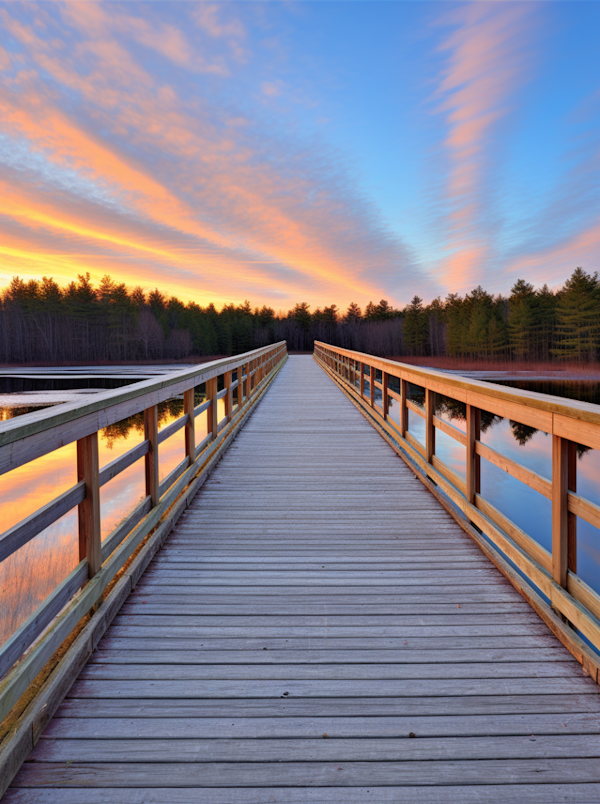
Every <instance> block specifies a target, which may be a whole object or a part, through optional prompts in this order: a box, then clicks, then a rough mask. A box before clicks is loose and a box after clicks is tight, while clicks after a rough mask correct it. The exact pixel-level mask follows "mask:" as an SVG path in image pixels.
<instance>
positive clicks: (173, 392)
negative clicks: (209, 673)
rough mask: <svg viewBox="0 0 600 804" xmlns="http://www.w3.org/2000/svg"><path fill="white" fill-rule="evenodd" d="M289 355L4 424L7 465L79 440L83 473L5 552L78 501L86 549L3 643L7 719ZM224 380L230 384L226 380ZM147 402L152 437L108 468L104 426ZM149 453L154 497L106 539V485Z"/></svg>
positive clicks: (5, 468)
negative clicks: (172, 407)
mask: <svg viewBox="0 0 600 804" xmlns="http://www.w3.org/2000/svg"><path fill="white" fill-rule="evenodd" d="M286 356H287V349H286V345H285V342H284V341H282V342H280V343H277V344H274V345H271V346H267V347H264V348H262V349H256V350H254V351H251V352H246V353H245V354H242V355H237V356H235V357H231V358H226V359H224V360H216V361H213V362H211V363H206V364H204V365H202V366H198V367H196V368H192V369H184V370H182V371H176V372H173V373H172V374H168V375H164V376H162V377H161V378H159V379H151V380H146V381H143V382H139V383H135V384H132V385H129V386H127V387H126V388H122V389H119V390H116V391H107V392H104V393H98V394H95V395H94V397H93V398H92V399H91V400H90V401H87V402H86V403H84V404H81V403H79V402H77V403H73V404H64V405H59V406H57V407H55V408H51V409H44V410H40V411H36V412H34V413H29V414H27V415H25V416H22V417H19V418H15V419H10V420H8V421H6V422H2V423H1V424H0V474H5V473H7V472H11V471H12V470H14V469H17V468H18V467H19V466H22V465H23V464H26V463H28V462H29V461H32V460H34V459H35V458H39V457H41V456H43V455H47V454H48V453H51V452H53V451H54V450H57V449H59V448H60V447H62V446H64V445H65V444H69V443H72V442H74V441H76V442H77V483H76V484H75V485H74V486H72V487H71V488H70V489H68V490H67V491H65V492H64V493H63V494H60V496H58V497H56V498H55V499H54V500H52V501H51V502H49V503H48V504H47V505H44V506H43V507H42V508H40V509H39V510H37V511H35V512H34V513H32V514H31V515H30V516H28V517H26V518H25V519H23V520H22V521H21V522H19V523H17V524H16V525H14V527H11V528H10V529H9V530H7V531H5V532H4V533H2V534H1V535H0V561H4V560H5V559H6V558H8V557H9V556H11V555H12V554H14V553H15V552H16V551H17V550H18V549H19V548H20V547H22V546H23V545H25V544H26V543H27V542H29V541H31V539H33V538H34V537H35V536H36V535H38V534H39V533H40V532H41V531H43V530H44V529H45V528H47V527H48V526H50V525H52V524H53V523H54V522H56V521H57V520H58V519H60V518H61V517H62V516H64V514H66V513H67V512H68V511H70V510H71V509H73V508H75V507H77V508H78V521H79V527H78V536H77V534H73V538H74V539H77V538H78V539H79V559H80V561H79V564H78V565H77V567H75V569H74V570H73V571H72V572H71V573H70V574H69V575H68V576H67V578H66V579H64V580H63V581H62V582H61V583H60V584H59V585H58V586H57V587H56V588H55V589H54V591H53V592H52V594H50V595H49V596H48V597H47V598H46V600H45V601H44V602H43V603H42V604H41V606H40V607H39V608H38V609H37V610H36V611H35V612H34V613H33V614H32V615H31V616H30V617H29V618H28V619H27V620H26V621H25V622H24V623H23V624H22V625H21V626H20V627H19V628H18V629H17V631H15V633H14V634H12V636H11V637H10V638H9V639H8V640H7V641H6V642H5V643H4V645H2V647H0V677H3V676H4V678H3V680H2V682H0V720H2V718H3V717H4V716H5V715H6V714H7V712H8V711H9V710H10V709H11V707H12V706H13V705H14V704H15V703H16V701H17V700H18V699H19V697H20V696H21V695H22V694H23V693H24V692H25V690H26V689H27V687H28V685H29V684H30V683H31V681H33V679H34V678H35V677H36V676H37V674H38V673H39V672H40V670H41V669H42V668H43V667H44V665H45V663H46V662H47V661H48V660H49V659H50V658H51V656H52V655H53V653H54V652H55V651H56V650H57V648H59V647H60V645H61V644H62V643H63V642H64V640H65V639H66V638H67V637H69V635H70V634H71V632H72V631H73V629H75V628H76V626H77V625H78V623H79V622H80V620H81V618H82V617H84V616H85V615H86V614H87V613H88V612H89V611H90V610H92V609H93V608H94V607H95V606H97V605H98V603H99V602H100V601H101V598H102V595H103V593H104V591H105V589H106V587H107V586H108V584H109V583H110V582H111V581H112V580H113V579H114V578H115V576H116V575H117V574H118V573H119V571H120V570H121V569H122V568H123V566H124V565H125V563H126V562H127V561H128V560H129V559H130V558H131V556H132V555H133V554H134V552H135V551H136V549H137V547H138V546H139V545H140V543H141V542H142V541H143V540H144V539H145V538H146V536H148V534H149V533H150V532H151V531H152V530H153V528H155V527H156V526H157V524H158V523H159V521H160V520H161V518H162V517H163V516H164V515H165V514H166V513H167V512H168V511H169V509H170V508H171V506H173V504H174V503H175V502H176V501H177V500H178V498H180V497H181V495H182V494H184V493H187V492H186V490H187V489H188V488H189V485H190V483H191V482H192V481H194V482H196V483H197V481H198V475H199V474H201V473H202V471H204V470H205V469H206V467H207V465H208V464H209V463H210V462H211V461H213V459H214V458H215V457H216V456H217V455H218V454H219V452H220V450H221V449H222V448H223V447H224V445H225V442H226V441H227V439H228V436H229V435H230V434H231V433H232V432H233V430H234V429H235V427H236V426H237V425H238V424H239V422H240V421H241V420H242V419H243V418H244V416H245V415H246V412H247V411H248V410H250V408H251V407H252V405H253V404H254V402H255V401H256V400H257V399H258V398H259V397H260V395H261V392H262V389H264V387H266V385H267V384H268V383H269V382H270V380H271V379H272V377H273V376H274V375H275V373H276V372H277V371H278V370H279V368H280V367H281V365H282V364H283V362H284V360H285V359H286ZM234 374H235V378H234ZM219 378H222V380H221V382H220V381H219ZM201 384H205V387H206V401H204V402H203V403H202V404H200V405H198V406H194V404H195V403H194V389H195V387H196V386H198V385H201ZM219 384H222V385H223V387H222V389H221V390H219ZM180 395H183V415H182V416H181V417H180V418H178V419H177V420H176V421H174V422H172V423H171V424H169V425H168V426H167V427H164V428H163V429H162V430H161V431H160V432H159V431H158V404H159V403H161V402H164V401H166V400H168V399H171V398H173V397H174V396H180ZM220 399H223V400H224V407H225V416H224V417H223V418H222V420H221V421H219V420H218V407H219V406H218V402H219V400H220ZM142 412H143V415H144V440H143V441H142V442H141V444H138V445H136V446H135V447H133V448H132V449H130V450H129V451H128V452H126V453H125V454H124V455H121V456H120V457H119V458H117V459H116V460H114V461H112V463H109V464H108V465H107V466H104V467H103V468H100V466H99V460H98V431H99V430H101V429H102V428H105V427H107V426H109V425H111V424H114V423H116V422H120V421H122V420H124V419H126V418H127V417H129V416H133V415H135V414H140V413H142ZM204 412H206V413H207V424H208V426H207V432H208V435H207V436H206V438H204V440H203V441H202V442H201V443H200V444H198V445H196V434H195V422H196V418H197V416H199V415H200V414H201V413H204ZM182 428H183V429H184V443H185V455H184V456H182V461H181V462H180V463H179V465H178V466H176V467H175V469H174V470H173V471H172V472H170V474H168V475H167V477H165V478H164V480H163V481H162V482H159V459H160V450H159V445H160V444H161V443H162V442H164V441H165V440H166V439H168V438H169V437H170V436H172V435H173V434H174V433H176V432H177V431H179V430H181V429H182ZM140 458H144V472H145V497H144V499H143V500H142V502H141V503H140V504H138V505H137V506H136V507H135V508H134V509H133V510H132V511H130V512H129V513H128V514H127V516H126V518H125V519H124V521H123V522H122V523H121V524H120V525H119V526H118V527H117V528H115V529H114V530H113V531H112V533H110V534H109V535H108V536H107V537H106V538H105V539H102V538H101V516H100V514H101V511H100V488H101V487H102V486H103V485H104V484H106V483H108V482H109V481H110V480H112V479H113V478H115V477H117V476H118V475H119V474H120V473H121V472H123V471H124V470H125V469H127V468H128V467H129V466H131V465H132V464H134V463H135V462H136V461H138V460H139V459H140ZM200 479H202V478H200ZM48 626H50V627H48ZM34 643H35V644H34ZM24 654H26V655H24ZM19 659H21V661H20V662H19V661H18V660H19ZM16 662H18V664H16V666H14V667H13V665H15V663H16ZM11 668H12V670H11Z"/></svg>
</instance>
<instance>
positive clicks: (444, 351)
mask: <svg viewBox="0 0 600 804" xmlns="http://www.w3.org/2000/svg"><path fill="white" fill-rule="evenodd" d="M281 340H285V341H287V345H288V349H289V350H291V351H312V348H313V344H314V341H315V340H321V341H326V342H329V343H331V344H334V345H336V346H342V347H345V348H349V349H356V350H358V351H362V352H367V353H370V354H377V355H399V356H416V357H425V356H433V357H445V356H448V357H461V358H471V359H483V358H485V359H502V360H507V359H508V360H517V361H532V360H535V361H550V360H575V361H586V362H591V361H596V360H597V359H598V356H599V353H600V282H599V281H598V275H597V273H595V274H593V275H590V274H587V273H586V272H585V271H584V270H583V269H582V268H577V269H575V271H573V273H572V275H571V276H570V277H569V279H567V281H566V282H565V284H564V286H563V287H562V288H561V289H560V290H558V291H556V292H553V291H552V290H550V289H549V288H548V286H547V285H544V286H543V287H542V288H539V289H536V288H534V287H533V285H531V284H530V283H528V282H526V281H525V280H523V279H519V280H518V281H517V282H516V283H515V284H514V286H513V287H512V289H511V292H510V295H509V296H502V295H497V296H494V295H492V294H490V293H488V292H487V291H485V290H484V289H483V288H482V287H481V286H479V287H477V288H475V289H474V290H473V291H471V292H470V293H467V294H465V295H464V296H460V295H458V294H456V293H451V294H449V295H448V296H447V297H446V299H444V300H442V299H441V298H437V299H434V300H433V301H432V302H431V303H430V304H428V305H424V304H423V301H422V299H421V298H420V297H419V296H415V297H414V298H413V299H412V301H411V302H410V304H408V305H406V306H405V307H404V308H403V309H401V310H399V309H394V308H393V307H392V306H391V305H390V304H389V303H388V302H387V301H386V300H385V299H382V300H381V301H380V302H379V303H378V304H375V303H373V302H369V303H368V304H367V306H366V307H365V309H364V310H362V309H361V308H360V307H359V306H358V305H357V304H355V303H352V304H350V305H349V307H348V309H347V310H345V311H340V310H338V308H337V306H336V305H335V304H332V305H330V306H327V307H324V308H317V309H316V310H314V311H311V309H310V305H308V304H307V303H305V302H300V303H298V304H296V305H295V307H294V308H293V309H291V310H290V311H289V312H288V313H279V314H277V315H276V314H275V311H274V310H273V309H272V308H270V307H267V306H263V307H262V308H260V309H259V308H258V307H255V308H252V306H251V305H250V303H249V302H245V303H244V304H241V305H237V306H236V305H233V304H226V305H224V306H223V307H222V309H221V310H217V309H216V307H215V306H214V305H213V304H209V305H208V306H207V307H202V306H200V305H198V304H196V303H195V302H188V303H187V304H185V303H183V302H182V301H180V300H179V299H177V298H175V297H174V296H168V295H167V294H165V293H164V292H162V291H160V290H158V289H155V290H153V291H151V292H149V293H146V292H145V291H144V290H143V289H142V288H140V287H136V288H133V289H131V288H128V287H127V286H126V285H125V284H124V283H119V282H116V281H115V280H114V279H112V278H111V277H110V276H108V275H107V276H105V277H103V279H102V280H101V282H100V283H99V285H98V286H97V287H96V286H94V284H93V283H92V281H91V280H90V276H89V274H86V275H81V276H79V277H78V279H77V281H73V282H71V283H69V284H68V285H67V286H66V287H61V286H60V285H59V284H58V283H57V282H55V281H54V279H52V278H48V277H44V278H43V279H41V280H40V281H37V280H30V281H28V282H25V281H23V280H22V279H20V278H19V277H14V278H13V280H12V281H11V283H10V285H9V286H8V287H7V288H5V289H4V291H3V292H2V294H1V299H0V361H2V362H4V363H27V362H53V363H78V362H81V363H102V362H113V361H140V360H149V361H150V360H181V359H187V358H192V357H194V356H206V355H230V354H238V353H240V352H245V351H248V350H250V349H254V348H258V347H260V346H266V345H267V344H269V343H275V342H277V341H281Z"/></svg>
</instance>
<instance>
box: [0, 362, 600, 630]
mask: <svg viewBox="0 0 600 804" xmlns="http://www.w3.org/2000/svg"><path fill="white" fill-rule="evenodd" d="M177 368H181V367H180V366H178V367H177ZM72 379H73V378H72V377H69V378H68V380H71V381H72ZM68 380H67V379H65V381H64V382H68ZM132 381H139V379H138V380H135V379H133V380H132V379H129V378H127V379H126V380H125V379H118V380H114V379H113V380H111V379H110V378H106V379H105V378H103V379H102V380H97V379H95V380H94V382H93V387H95V388H105V387H119V385H125V384H128V383H129V382H132ZM29 382H30V381H29V378H28V379H27V384H26V385H25V387H23V386H21V387H18V388H15V387H14V386H13V389H12V393H16V394H18V393H19V392H23V391H34V390H36V391H40V392H42V391H44V390H48V386H47V385H45V386H43V387H42V388H40V386H39V385H38V386H37V388H33V387H31V385H29ZM52 382H53V383H55V382H56V380H53V381H52ZM62 382H63V381H62V380H61V384H62ZM79 382H85V381H82V380H79V381H77V385H75V383H73V384H71V385H65V386H64V387H65V388H75V387H80V388H81V387H82V386H81V385H79ZM105 383H106V384H105ZM109 383H110V384H109ZM112 383H116V384H115V385H112ZM503 384H506V385H512V386H515V387H519V388H522V389H526V390H530V391H538V392H540V393H550V394H553V395H555V396H563V397H567V398H570V399H579V400H584V401H586V402H593V403H596V404H599V403H600V383H598V382H560V383H559V382H556V381H554V382H526V381H516V382H505V383H503ZM83 387H85V388H87V387H88V386H83ZM7 390H8V389H7V388H6V386H5V387H4V388H2V387H1V386H0V393H1V392H4V393H6V392H7ZM50 390H62V388H61V389H59V388H57V387H56V385H54V387H53V389H50ZM377 393H378V396H379V397H380V393H379V391H378V392H377ZM409 394H410V397H411V399H413V401H414V402H415V403H417V404H423V401H424V400H423V397H424V394H423V391H422V390H421V389H419V388H417V387H416V386H409ZM203 399H204V386H198V387H197V388H196V404H200V402H201V401H202V400H203ZM32 401H33V400H32ZM82 401H84V400H82ZM391 402H392V404H391V407H390V416H391V417H392V418H395V419H396V420H397V417H398V413H399V405H398V403H397V402H396V401H395V400H391ZM436 403H437V409H436V413H437V415H438V416H440V417H441V418H443V419H445V420H446V421H448V422H450V423H451V424H452V425H454V426H455V427H457V428H458V429H460V430H462V431H463V432H465V431H466V425H465V408H464V405H462V404H461V403H459V402H454V401H452V400H450V399H446V398H444V397H438V398H437V400H436ZM30 409H31V410H34V409H39V405H38V406H36V405H35V403H34V404H33V406H31V407H29V406H22V407H20V408H18V407H17V408H15V407H14V406H12V405H11V406H10V407H1V406H0V419H2V418H10V417H12V416H15V415H20V414H22V413H27V412H28V410H30ZM182 410H183V401H182V399H177V398H176V399H172V400H169V401H167V402H164V403H163V404H162V405H160V407H159V428H160V429H162V428H163V427H166V426H167V425H169V424H170V423H171V422H172V421H174V420H175V419H176V418H179V416H181V414H182ZM224 414H225V411H224V402H223V400H219V414H218V415H219V421H220V420H221V419H222V418H223V416H224ZM409 431H410V432H411V433H412V435H413V436H414V437H415V438H417V439H418V440H419V441H420V442H421V443H424V440H425V423H424V421H423V419H422V418H421V417H419V416H417V415H415V414H414V413H413V412H412V411H409ZM143 433H144V428H143V416H142V414H139V415H137V416H133V417H131V418H129V419H126V420H125V421H123V422H119V423H118V424H115V425H112V426H111V427H108V428H106V429H104V430H102V431H100V439H99V444H100V466H101V467H102V466H105V465H106V464H107V463H110V462H111V461H113V460H114V459H115V458H117V457H119V456H120V455H122V454H123V453H125V452H127V451H128V450H129V449H131V448H132V447H133V446H135V445H136V444H138V443H140V442H141V441H142V440H143ZM206 433H207V414H206V413H203V414H201V415H200V416H198V417H197V419H196V443H197V444H198V443H200V442H201V441H202V440H203V438H204V437H205V436H206ZM183 437H184V436H183V430H180V431H179V432H177V433H175V434H174V435H173V436H171V438H169V439H167V441H165V442H163V443H162V444H161V445H160V447H159V454H160V462H159V466H160V479H161V480H162V479H163V478H164V477H165V476H166V475H167V474H168V473H169V472H170V471H172V469H174V468H175V467H176V466H177V465H178V464H179V463H180V462H181V461H182V460H183V457H184V441H183ZM481 440H482V441H483V443H485V444H487V445H489V446H490V447H493V448H494V449H495V450H497V451H498V452H500V453H502V454H503V455H507V456H508V457H510V458H513V459H514V460H516V461H518V462H519V463H521V464H523V465H524V466H526V467H528V468H529V469H532V470H533V471H535V472H538V473H539V474H540V475H542V476H543V477H546V478H548V479H549V478H550V475H551V466H552V439H551V436H549V435H547V434H546V433H543V432H541V431H537V430H534V429H533V428H530V427H525V426H524V425H519V424H516V423H515V422H510V421H508V420H506V419H501V418H499V417H497V416H492V415H491V414H488V415H486V414H482V424H481ZM436 454H437V455H438V456H439V458H440V459H441V460H442V461H444V463H446V464H447V465H448V466H449V467H450V468H451V469H452V470H453V471H454V472H456V474H457V475H459V476H460V477H462V478H463V479H464V477H465V448H464V447H463V446H462V445H460V444H458V443H457V442H456V441H454V440H453V439H452V438H450V437H449V436H447V435H446V434H445V433H442V432H440V431H439V430H438V431H437V432H436ZM599 479H600V454H599V452H598V451H594V450H587V449H582V450H580V452H579V457H578V463H577V490H578V493H580V494H581V495H583V496H584V497H586V498H588V499H590V500H592V501H593V502H595V503H598V504H600V486H599V483H598V480H599ZM75 482H76V445H75V444H74V443H73V444H69V445H67V446H65V447H62V448H61V449H59V450H56V451H55V452H53V453H51V454H50V455H46V456H43V457H42V458H38V459H37V460H35V461H31V462H30V463H29V464H26V465H25V466H22V467H20V468H19V469H17V470H15V471H13V472H10V473H8V474H6V475H3V476H1V477H0V504H1V505H2V514H3V517H2V519H3V521H2V531H5V530H6V529H8V528H10V527H12V526H13V525H15V524H16V523H17V522H19V521H21V520H22V519H23V518H24V517H26V516H28V515H29V514H30V513H32V512H34V511H36V510H37V509H38V508H40V507H41V506H43V505H45V504H46V503H48V502H50V500H52V499H54V498H55V497H56V496H57V495H58V494H61V493H62V492H63V491H65V490H66V489H68V488H69V487H71V486H72V485H74V484H75ZM481 489H482V494H483V495H484V496H485V498H486V499H487V500H489V501H490V502H491V503H492V505H494V506H495V507H496V508H498V510H500V511H501V512H502V513H503V514H505V515H506V516H507V517H509V518H510V519H511V520H512V521H513V522H515V523H516V524H517V525H518V526H519V527H521V528H522V529H523V530H524V531H526V532H527V533H528V534H529V535H530V536H532V537H533V538H534V539H536V540H537V541H538V542H539V543H540V544H542V545H543V546H544V547H545V548H546V549H548V550H549V549H550V546H551V505H550V501H549V500H547V499H546V498H545V497H542V496H541V495H540V494H537V493H536V492H535V491H533V490H532V489H530V488H529V487H528V486H525V485H524V484H522V483H519V482H518V481H517V480H514V479H513V478H511V477H510V476H509V475H507V474H506V473H505V472H502V471H501V470H500V469H498V468H497V467H495V466H493V465H491V464H489V463H488V462H487V461H485V460H482V461H481ZM100 495H101V510H102V537H103V538H106V536H107V535H108V534H109V533H110V532H111V531H112V530H113V529H114V528H115V527H116V526H117V525H118V524H119V522H121V521H122V519H123V518H124V517H125V516H126V515H127V514H128V513H130V511H131V510H132V509H133V508H134V507H135V506H136V505H137V503H138V502H139V501H140V500H141V499H143V497H144V459H143V458H142V459H140V460H139V461H137V462H136V463H135V464H133V465H132V466H130V467H129V468H128V469H127V470H126V471H125V472H123V473H122V474H120V475H118V476H117V477H116V478H114V479H113V480H112V481H110V482H109V483H107V484H106V485H105V486H103V487H102V489H101V490H100ZM577 551H578V557H577V564H578V574H579V575H580V576H581V577H582V578H583V580H584V581H586V583H588V584H589V585H590V586H592V587H593V588H594V589H596V591H600V534H599V533H598V531H597V529H596V528H594V527H592V526H591V525H589V524H588V523H586V522H584V521H583V520H581V519H579V520H578V540H577ZM77 563H78V540H77V510H76V509H75V510H73V511H71V512H69V513H68V514H66V515H65V516H63V517H62V518H61V519H60V520H59V521H58V522H56V523H55V524H54V525H52V526H50V527H49V528H46V529H45V530H44V531H43V532H42V533H40V534H39V535H38V536H36V537H35V538H34V539H32V540H31V541H30V542H29V543H28V544H26V545H24V546H23V547H22V548H20V549H19V550H18V551H17V552H16V553H15V554H14V555H12V556H10V557H9V558H8V559H6V560H5V561H4V562H2V563H0V595H1V599H2V602H3V604H2V612H1V614H0V644H1V643H2V642H4V641H5V640H6V639H7V638H8V637H9V636H10V635H11V634H12V633H13V632H14V631H15V629H16V628H18V627H19V625H20V624H21V623H22V622H23V621H24V620H25V619H26V618H27V617H28V616H29V615H30V614H31V613H32V612H33V611H35V609H36V608H37V607H38V606H39V605H40V604H41V603H42V602H43V600H44V599H45V598H46V597H47V596H48V595H49V594H50V593H51V592H52V590H53V589H54V588H55V586H56V585H57V584H58V583H60V582H61V581H62V580H63V579H64V578H65V577H66V576H67V575H68V574H69V572H71V570H73V569H74V567H75V566H76V565H77Z"/></svg>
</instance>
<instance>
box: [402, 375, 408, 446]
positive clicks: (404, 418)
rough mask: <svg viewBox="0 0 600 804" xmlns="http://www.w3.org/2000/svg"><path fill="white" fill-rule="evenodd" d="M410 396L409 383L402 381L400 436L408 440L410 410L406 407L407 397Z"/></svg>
mask: <svg viewBox="0 0 600 804" xmlns="http://www.w3.org/2000/svg"><path fill="white" fill-rule="evenodd" d="M407 395H408V383H407V382H406V380H400V435H401V436H402V438H406V434H407V432H408V408H407V407H406V397H407Z"/></svg>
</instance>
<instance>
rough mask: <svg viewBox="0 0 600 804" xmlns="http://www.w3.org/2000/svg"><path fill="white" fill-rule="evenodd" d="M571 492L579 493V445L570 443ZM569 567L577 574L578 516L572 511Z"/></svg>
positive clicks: (569, 524) (570, 514) (569, 536)
mask: <svg viewBox="0 0 600 804" xmlns="http://www.w3.org/2000/svg"><path fill="white" fill-rule="evenodd" d="M568 449H569V461H568V463H569V469H568V472H569V482H568V486H569V491H573V492H577V444H575V442H574V441H569V447H568ZM567 530H568V534H569V535H568V543H569V547H568V551H567V552H568V562H567V563H568V565H569V569H570V570H571V572H573V573H576V572H577V516H576V514H574V513H573V512H572V511H569V513H568V515H567Z"/></svg>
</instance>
